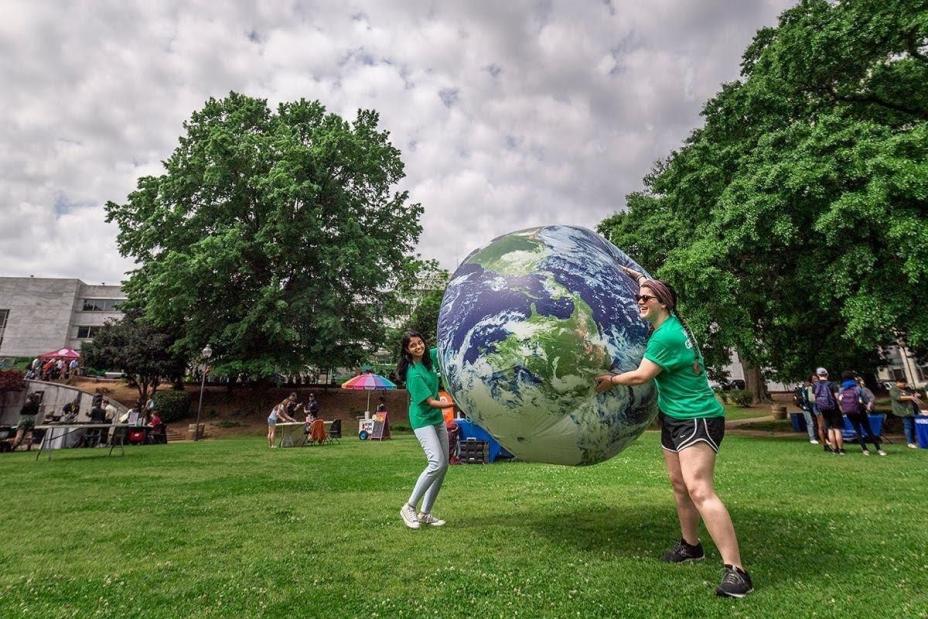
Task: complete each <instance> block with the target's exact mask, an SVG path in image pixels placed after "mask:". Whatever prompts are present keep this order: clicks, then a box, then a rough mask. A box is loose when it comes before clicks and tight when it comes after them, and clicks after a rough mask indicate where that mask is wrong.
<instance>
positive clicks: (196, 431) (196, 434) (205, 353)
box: [193, 344, 213, 441]
mask: <svg viewBox="0 0 928 619" xmlns="http://www.w3.org/2000/svg"><path fill="white" fill-rule="evenodd" d="M200 356H201V357H202V358H203V375H202V377H201V378H200V404H199V405H198V406H197V424H196V425H195V426H193V440H194V441H198V440H200V411H201V410H203V387H205V386H206V370H207V368H208V366H207V362H208V361H209V358H210V357H212V356H213V349H212V348H210V347H209V344H207V345H206V346H205V347H204V348H203V350H201V351H200Z"/></svg>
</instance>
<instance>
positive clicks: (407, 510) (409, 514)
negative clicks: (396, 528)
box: [400, 503, 419, 529]
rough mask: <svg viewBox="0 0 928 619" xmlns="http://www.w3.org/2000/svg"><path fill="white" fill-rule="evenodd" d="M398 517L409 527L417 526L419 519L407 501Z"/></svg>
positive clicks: (415, 527) (416, 527) (414, 527)
mask: <svg viewBox="0 0 928 619" xmlns="http://www.w3.org/2000/svg"><path fill="white" fill-rule="evenodd" d="M400 518H402V519H403V524H405V525H406V526H407V527H409V528H410V529H418V528H419V519H418V518H416V509H415V508H414V507H412V506H411V505H409V504H408V503H407V504H406V505H403V509H401V510H400Z"/></svg>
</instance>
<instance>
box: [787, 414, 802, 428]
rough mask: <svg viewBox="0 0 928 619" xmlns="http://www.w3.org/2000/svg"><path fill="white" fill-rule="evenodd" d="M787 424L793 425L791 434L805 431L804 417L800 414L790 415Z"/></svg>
mask: <svg viewBox="0 0 928 619" xmlns="http://www.w3.org/2000/svg"><path fill="white" fill-rule="evenodd" d="M789 422H790V423H791V424H792V425H793V432H805V431H806V416H805V415H803V414H802V413H790V414H789Z"/></svg>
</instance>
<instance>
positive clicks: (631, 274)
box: [619, 266, 647, 284]
mask: <svg viewBox="0 0 928 619" xmlns="http://www.w3.org/2000/svg"><path fill="white" fill-rule="evenodd" d="M619 268H620V269H622V271H624V272H625V274H626V275H628V276H629V277H631V278H632V279H633V280H635V281H636V282H638V283H639V284H641V282H642V280H645V279H647V278H646V277H645V276H644V275H642V274H641V273H639V272H638V271H636V270H635V269H633V268H631V267H626V266H620V267H619Z"/></svg>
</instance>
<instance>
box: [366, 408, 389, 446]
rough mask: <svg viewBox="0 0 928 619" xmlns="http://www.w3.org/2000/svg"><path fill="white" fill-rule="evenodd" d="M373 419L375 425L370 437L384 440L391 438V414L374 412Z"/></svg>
mask: <svg viewBox="0 0 928 619" xmlns="http://www.w3.org/2000/svg"><path fill="white" fill-rule="evenodd" d="M371 421H373V422H374V426H373V428H372V429H371V435H370V439H371V440H372V441H382V440H385V439H388V438H390V415H389V413H387V412H382V413H374V415H373V418H372V419H371Z"/></svg>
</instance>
